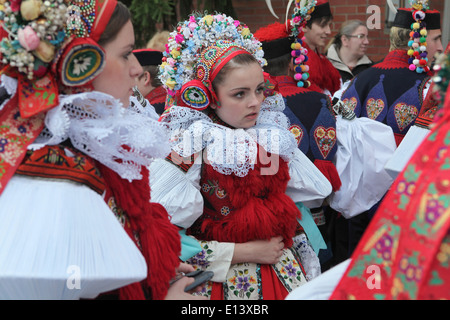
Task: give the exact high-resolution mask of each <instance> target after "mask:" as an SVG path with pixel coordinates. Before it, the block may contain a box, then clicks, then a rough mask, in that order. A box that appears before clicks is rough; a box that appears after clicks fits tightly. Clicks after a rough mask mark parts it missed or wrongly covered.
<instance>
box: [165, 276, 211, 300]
mask: <svg viewBox="0 0 450 320" xmlns="http://www.w3.org/2000/svg"><path fill="white" fill-rule="evenodd" d="M192 282H194V278H189V277H182V278H181V279H179V280H177V281H175V282H174V283H173V284H172V285H171V286H170V288H169V291H168V292H167V295H166V298H165V300H207V299H208V298H206V297H204V296H193V295H192V294H191V293H192V292H191V293H189V292H184V288H186V287H187V286H188V285H190V284H191V283H192ZM199 288H200V289H201V288H202V287H201V286H200V287H197V288H195V289H194V290H192V291H193V292H196V291H199V290H198V289H199Z"/></svg>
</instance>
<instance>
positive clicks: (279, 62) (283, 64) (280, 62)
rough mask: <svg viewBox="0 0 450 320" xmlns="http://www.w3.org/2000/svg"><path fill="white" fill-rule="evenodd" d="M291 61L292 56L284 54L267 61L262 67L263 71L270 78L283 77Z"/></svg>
mask: <svg viewBox="0 0 450 320" xmlns="http://www.w3.org/2000/svg"><path fill="white" fill-rule="evenodd" d="M291 61H292V55H291V54H290V53H286V54H284V55H282V56H279V57H276V58H272V59H267V65H266V66H265V67H264V71H265V72H267V73H268V74H270V75H271V76H274V77H276V76H284V75H286V74H287V72H288V70H289V63H290V62H291Z"/></svg>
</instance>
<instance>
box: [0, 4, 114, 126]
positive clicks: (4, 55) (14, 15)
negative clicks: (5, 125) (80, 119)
mask: <svg viewBox="0 0 450 320" xmlns="http://www.w3.org/2000/svg"><path fill="white" fill-rule="evenodd" d="M116 4H117V1H116V0H81V1H68V0H46V1H41V0H11V1H1V4H0V23H1V26H2V29H3V30H2V33H3V34H5V36H4V37H3V38H2V40H1V42H0V53H1V60H0V61H1V63H2V64H3V68H2V71H1V72H2V73H4V74H6V75H8V76H11V77H13V78H17V79H18V97H19V109H20V114H21V116H22V117H23V118H29V117H32V116H34V115H36V114H38V113H40V112H43V111H47V110H49V109H51V108H53V107H55V106H57V105H58V103H59V99H58V96H59V92H60V91H63V92H65V91H68V92H74V91H75V92H76V91H91V90H92V80H93V79H94V78H95V77H96V76H98V75H99V74H100V72H101V71H102V70H103V67H104V64H105V53H104V51H103V49H102V48H101V47H100V46H99V45H98V44H97V41H98V39H99V38H100V35H101V34H102V33H103V31H104V28H105V26H106V24H107V23H108V21H109V19H110V17H111V14H112V12H113V11H114V8H115V6H116Z"/></svg>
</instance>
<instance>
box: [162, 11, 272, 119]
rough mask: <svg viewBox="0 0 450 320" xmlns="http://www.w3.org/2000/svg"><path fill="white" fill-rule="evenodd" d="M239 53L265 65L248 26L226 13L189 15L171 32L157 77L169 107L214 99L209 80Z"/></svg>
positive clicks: (202, 106)
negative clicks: (248, 55) (163, 88)
mask: <svg viewBox="0 0 450 320" xmlns="http://www.w3.org/2000/svg"><path fill="white" fill-rule="evenodd" d="M238 54H251V55H253V56H254V57H255V58H256V60H257V61H258V62H259V63H260V64H261V66H264V65H265V64H266V60H265V59H264V58H263V56H264V52H263V50H262V48H261V43H260V42H259V41H258V40H257V39H255V38H254V37H253V34H252V33H250V30H249V28H248V27H247V26H246V25H244V24H242V23H241V22H239V21H238V20H234V19H233V18H231V17H229V16H226V15H225V14H216V15H204V16H200V15H197V14H194V15H191V16H190V17H189V19H188V20H186V21H184V22H181V23H179V25H178V27H177V28H176V30H174V31H173V32H171V33H170V36H169V39H168V44H167V45H166V51H165V52H164V57H163V62H162V64H161V65H160V73H159V78H160V80H161V82H162V83H163V86H164V87H165V88H166V89H167V93H168V95H167V101H166V105H167V106H168V107H170V106H172V105H174V104H177V105H184V106H187V107H190V108H193V109H196V110H203V109H206V108H207V107H208V106H209V105H210V104H211V103H216V102H217V97H216V95H215V93H214V89H213V87H212V81H213V80H214V78H215V76H216V75H217V73H218V72H219V71H220V70H221V69H222V67H223V66H224V65H225V64H226V63H227V62H228V61H230V60H231V59H232V58H233V57H235V56H236V55H238Z"/></svg>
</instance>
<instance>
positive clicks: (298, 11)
mask: <svg viewBox="0 0 450 320" xmlns="http://www.w3.org/2000/svg"><path fill="white" fill-rule="evenodd" d="M291 3H292V0H291V1H290V2H289V4H288V7H287V10H289V8H290V5H291ZM316 3H317V1H316V0H295V7H294V13H293V14H292V19H291V20H290V23H291V34H292V35H293V36H294V37H295V41H294V43H292V45H291V48H292V53H291V54H292V57H293V59H294V71H295V75H294V79H295V80H297V86H298V87H305V88H307V87H309V86H310V85H311V83H310V82H309V81H308V78H309V73H308V71H309V67H308V66H307V65H305V64H304V62H306V61H308V50H307V49H306V48H303V47H302V45H303V40H302V39H299V35H300V34H302V33H303V28H304V27H305V25H306V23H307V22H308V20H309V19H310V18H311V13H313V12H314V9H315V5H316ZM286 21H287V19H286Z"/></svg>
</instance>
